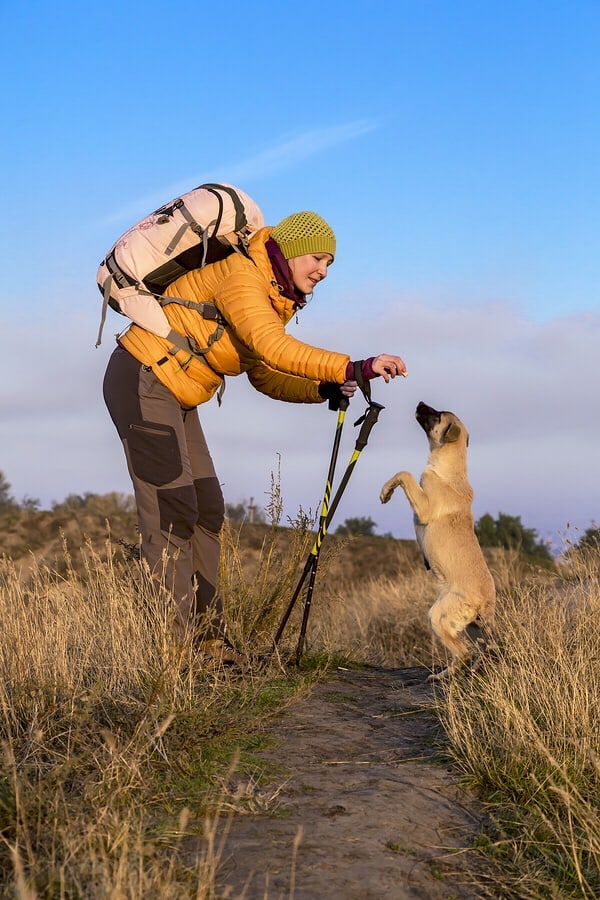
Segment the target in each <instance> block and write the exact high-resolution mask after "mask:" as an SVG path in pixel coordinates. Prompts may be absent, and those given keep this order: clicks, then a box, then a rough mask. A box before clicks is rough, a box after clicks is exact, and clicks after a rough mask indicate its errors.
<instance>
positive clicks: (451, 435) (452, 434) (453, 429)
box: [442, 422, 460, 444]
mask: <svg viewBox="0 0 600 900" xmlns="http://www.w3.org/2000/svg"><path fill="white" fill-rule="evenodd" d="M459 437H460V425H457V424H456V422H450V424H449V425H448V427H447V428H446V430H445V431H444V434H443V435H442V439H443V441H444V443H445V444H452V443H454V441H457V440H458V439H459Z"/></svg>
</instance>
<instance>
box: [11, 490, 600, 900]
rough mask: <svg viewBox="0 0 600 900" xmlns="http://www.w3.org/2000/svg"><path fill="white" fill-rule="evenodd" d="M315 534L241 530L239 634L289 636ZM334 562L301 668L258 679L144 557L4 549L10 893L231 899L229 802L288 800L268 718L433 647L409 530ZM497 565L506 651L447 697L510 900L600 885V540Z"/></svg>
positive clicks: (358, 546)
mask: <svg viewBox="0 0 600 900" xmlns="http://www.w3.org/2000/svg"><path fill="white" fill-rule="evenodd" d="M101 507H102V504H100V506H99V509H100V508H101ZM275 512H276V510H275ZM274 521H275V522H277V519H276V515H275V516H274ZM73 528H74V526H73V525H72V526H71V529H73ZM249 536H250V537H249ZM312 541H313V531H312V527H311V523H307V521H306V518H305V517H303V516H302V515H300V516H299V518H298V522H297V523H295V527H294V528H292V529H281V528H279V527H278V525H277V524H274V525H273V526H272V527H270V526H261V527H260V528H254V529H251V530H250V532H248V531H244V530H240V529H239V528H231V527H229V526H227V527H226V529H225V531H224V541H223V556H222V593H223V599H224V604H225V609H226V612H227V619H228V622H229V626H230V631H231V636H232V637H233V638H234V640H235V641H236V643H238V644H239V645H240V647H241V649H245V650H252V651H253V652H255V651H268V650H269V649H270V645H271V642H272V638H273V635H274V632H275V630H276V628H277V625H278V623H279V622H280V620H281V616H282V614H283V612H284V610H285V609H286V606H287V604H288V601H289V598H290V596H291V595H292V593H293V589H294V587H295V585H296V583H297V579H298V577H299V575H300V572H301V571H302V568H303V566H304V562H305V560H306V557H307V553H308V551H309V549H310V546H311V545H312ZM53 553H54V555H55V556H56V546H55V544H53ZM74 555H75V554H74ZM321 555H322V559H321V560H320V565H319V574H318V577H317V583H316V588H315V595H314V599H313V606H312V611H311V617H310V620H309V628H308V634H307V638H308V641H307V644H308V649H307V652H306V654H305V657H303V666H302V668H301V670H298V669H296V668H295V667H289V668H286V669H284V668H282V667H281V665H279V661H278V659H277V657H274V658H273V661H272V664H271V666H270V667H267V668H266V670H264V671H261V672H260V673H255V674H252V675H249V676H248V677H246V678H245V679H243V680H241V681H232V680H231V679H227V678H225V677H219V676H216V675H215V674H214V673H210V672H207V671H206V670H204V669H203V668H202V666H201V665H200V664H199V662H198V660H197V659H196V657H195V655H194V651H193V648H191V647H190V646H186V647H177V646H175V645H174V643H173V641H172V639H171V636H170V635H171V626H170V621H169V610H168V608H165V607H164V606H163V605H162V604H161V602H160V598H157V597H156V596H155V595H154V594H153V592H152V590H151V589H150V587H149V580H148V578H147V573H145V571H144V568H143V566H141V565H140V564H139V563H135V562H129V563H126V562H124V561H123V559H122V556H121V555H120V553H119V552H117V550H115V548H114V547H113V546H112V545H111V542H110V540H108V541H107V540H103V541H102V542H98V541H97V540H96V541H94V542H93V545H92V543H88V544H87V545H84V547H83V549H82V551H81V552H79V551H78V552H77V554H76V559H71V556H70V554H69V552H68V551H67V549H66V547H63V551H62V560H61V562H60V565H52V566H51V567H48V566H46V565H44V564H43V563H40V562H39V559H37V558H36V556H35V555H32V556H31V557H30V559H29V561H28V563H27V565H26V566H25V567H24V568H23V570H21V568H20V567H19V568H17V567H15V565H13V563H12V562H11V560H10V559H9V558H5V559H4V560H3V562H2V563H1V564H0V616H1V617H2V623H3V628H2V632H0V675H1V678H0V744H1V749H2V768H1V774H0V866H1V870H0V896H6V897H8V896H11V897H14V896H17V897H19V898H30V897H49V898H50V897H51V898H54V897H56V898H71V897H86V898H87V897H89V898H93V900H95V898H100V897H106V896H110V897H114V898H120V897H123V898H138V897H139V898H142V897H143V898H147V897H161V898H163V897H165V898H170V897H173V898H175V897H177V898H179V897H196V898H213V897H216V896H217V893H216V891H217V889H216V883H217V872H218V868H219V860H220V852H221V850H220V848H221V846H222V838H223V834H224V833H225V832H226V830H227V822H228V817H229V816H230V815H231V814H232V811H235V812H242V813H243V812H251V811H253V810H257V809H261V810H262V809H265V808H271V806H272V805H273V804H276V803H277V797H276V794H275V793H272V794H270V795H269V796H265V795H264V794H263V792H262V790H261V786H260V767H259V766H258V764H257V761H256V759H255V757H254V756H253V751H254V750H255V748H257V747H260V745H261V740H262V727H261V726H262V723H263V722H264V720H265V718H267V717H269V716H272V715H273V714H274V713H275V712H277V711H278V710H279V709H281V708H282V706H284V705H285V704H287V703H289V702H290V701H291V700H292V699H293V698H294V697H295V696H298V694H300V693H304V692H306V691H307V690H308V689H309V687H310V684H311V683H312V680H313V679H314V678H316V677H320V676H321V674H322V673H323V672H324V671H325V670H326V667H327V665H328V663H329V662H330V661H331V660H332V659H334V660H337V659H339V658H340V657H343V658H344V659H346V660H348V659H353V660H354V661H357V662H368V663H372V664H380V665H385V666H394V667H395V666H402V665H426V666H431V665H432V664H433V663H434V662H435V661H436V652H437V650H436V649H435V648H432V643H431V637H430V634H429V629H428V625H427V609H428V607H429V606H430V604H431V602H432V600H433V598H434V594H435V588H434V584H433V579H432V577H431V575H430V574H429V573H427V572H426V571H425V569H424V568H423V567H422V564H421V561H420V559H419V557H418V553H416V550H415V548H414V546H412V544H411V545H410V546H409V545H408V542H406V543H404V542H395V541H390V540H389V539H387V540H386V539H384V538H379V539H377V538H367V539H358V538H357V539H351V540H339V539H334V538H333V536H331V539H330V538H329V537H328V539H327V541H326V543H325V544H324V550H323V552H322V554H321ZM490 562H491V566H492V570H493V573H494V577H495V580H496V584H497V587H498V589H499V603H498V625H499V628H498V631H499V635H500V653H499V655H498V658H497V659H490V660H489V661H487V662H486V663H484V664H483V665H482V666H481V667H480V668H479V669H477V670H476V671H475V672H473V673H471V674H468V673H464V674H463V675H461V676H459V677H456V678H454V679H453V680H452V681H451V682H450V683H449V684H448V685H447V686H446V687H443V688H440V691H439V696H438V705H439V713H440V716H441V718H442V721H443V723H444V726H445V728H446V731H447V734H448V736H449V740H450V743H451V746H452V752H453V753H454V755H455V758H456V761H457V763H458V765H459V766H460V767H461V768H462V770H463V772H464V775H465V778H466V779H468V780H469V782H470V784H471V785H472V786H474V787H475V788H476V789H477V790H479V791H480V792H481V793H482V794H483V796H484V797H485V798H486V799H487V801H488V804H489V809H490V828H489V831H488V834H487V836H485V837H482V838H481V848H482V850H484V851H485V852H487V853H488V854H491V855H492V856H493V857H494V859H495V860H496V863H497V873H498V874H497V884H495V885H494V886H493V889H492V891H491V896H494V897H514V898H527V897H532V898H533V897H535V898H542V897H556V898H558V897H561V898H562V897H571V896H572V897H579V896H582V897H590V898H591V897H595V896H599V895H600V877H599V870H600V866H599V863H600V809H599V804H598V796H599V789H600V737H599V734H600V707H599V702H598V697H599V696H600V667H599V665H598V663H599V661H600V659H599V658H600V649H599V648H600V608H599V607H600V587H599V578H598V568H599V567H598V554H597V553H596V554H592V553H588V554H586V555H583V554H578V553H575V552H570V553H569V554H567V555H566V557H565V559H564V560H562V561H561V565H560V567H559V569H558V574H557V573H556V572H532V570H531V569H529V568H528V567H526V566H525V565H523V563H522V562H521V560H520V559H519V557H518V556H516V555H514V554H513V555H507V554H502V553H496V554H495V555H494V556H492V557H490ZM302 606H303V599H302V597H301V598H300V599H299V601H298V603H297V608H295V609H294V612H293V614H292V616H291V618H290V621H289V623H288V626H287V629H286V631H285V634H284V637H283V640H282V647H281V649H282V656H283V657H285V654H286V653H287V651H289V650H291V649H292V648H295V641H296V639H297V635H298V627H299V620H300V616H301V612H302ZM315 667H316V668H315ZM190 848H193V849H190Z"/></svg>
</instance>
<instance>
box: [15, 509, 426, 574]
mask: <svg viewBox="0 0 600 900" xmlns="http://www.w3.org/2000/svg"><path fill="white" fill-rule="evenodd" d="M231 530H232V533H233V538H234V541H235V542H236V544H237V547H238V552H239V555H240V558H241V559H242V560H243V564H244V568H248V569H249V570H251V569H252V568H253V567H254V565H255V564H256V562H257V560H258V557H259V554H260V549H261V547H262V546H263V544H265V543H268V542H269V541H270V539H271V535H272V529H271V527H270V526H269V525H265V524H252V525H251V524H248V523H244V524H239V523H232V524H231ZM109 536H110V545H111V551H112V552H113V553H114V554H115V555H116V557H117V558H119V557H121V558H122V557H123V556H124V555H125V554H127V553H128V552H131V551H132V550H134V549H135V545H136V543H137V533H136V512H135V504H134V502H133V498H132V497H130V496H129V495H124V494H117V493H111V494H105V495H91V496H88V497H70V498H68V499H67V501H65V502H64V503H62V504H59V505H56V506H55V507H54V509H52V510H41V511H30V510H13V511H11V512H10V513H9V514H5V515H3V516H0V554H2V555H3V556H6V557H10V558H11V559H12V560H13V561H14V562H16V563H18V564H19V567H20V568H22V569H23V570H24V571H26V570H27V569H28V568H29V566H30V565H31V562H32V561H33V559H35V560H37V561H38V563H43V564H45V565H46V566H48V567H49V568H51V569H53V570H56V571H58V572H63V571H65V569H66V562H65V553H64V549H65V547H66V548H67V550H68V552H69V554H70V557H71V559H72V563H73V567H74V568H75V570H76V571H77V570H80V569H81V568H82V567H81V560H80V555H79V549H80V548H81V547H82V546H85V544H86V543H89V544H90V545H91V546H92V547H93V548H94V550H95V552H96V553H97V554H98V555H99V556H100V557H101V558H102V559H106V558H107V554H108V538H109ZM293 537H294V533H293V531H292V529H290V528H282V527H279V528H276V529H275V543H276V546H277V549H278V552H280V553H282V554H285V553H286V551H287V548H288V546H289V545H290V542H291V541H292V539H293ZM420 560H421V557H420V554H419V550H418V547H417V544H416V542H415V541H408V540H396V539H394V538H390V537H379V536H375V537H363V536H360V537H340V536H338V535H335V534H330V535H327V537H326V539H325V541H324V543H323V547H322V560H321V562H322V567H323V568H324V569H326V571H327V573H328V575H329V576H330V577H335V578H338V577H344V578H345V579H348V580H350V581H359V580H361V579H365V578H372V577H377V576H379V575H384V576H391V577H393V576H395V575H397V574H399V572H401V571H403V570H404V571H406V570H408V569H410V568H412V567H414V565H415V564H420Z"/></svg>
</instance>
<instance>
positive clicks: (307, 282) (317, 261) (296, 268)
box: [288, 253, 333, 294]
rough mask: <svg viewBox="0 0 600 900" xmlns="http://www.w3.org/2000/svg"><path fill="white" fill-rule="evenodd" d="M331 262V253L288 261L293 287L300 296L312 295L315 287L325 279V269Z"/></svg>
mask: <svg viewBox="0 0 600 900" xmlns="http://www.w3.org/2000/svg"><path fill="white" fill-rule="evenodd" d="M332 262H333V256H332V255H331V253H307V254H306V255H305V256H294V257H293V258H292V259H288V265H289V267H290V271H291V273H292V281H293V282H294V286H295V287H296V288H297V290H299V291H300V292H301V293H302V294H312V292H313V291H314V289H315V285H316V284H318V283H319V282H320V281H323V279H324V278H327V269H328V267H329V266H330V265H331V263H332Z"/></svg>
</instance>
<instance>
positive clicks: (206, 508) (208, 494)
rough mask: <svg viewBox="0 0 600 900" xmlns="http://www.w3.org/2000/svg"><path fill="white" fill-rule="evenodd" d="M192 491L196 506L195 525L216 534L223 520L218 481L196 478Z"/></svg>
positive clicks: (221, 497)
mask: <svg viewBox="0 0 600 900" xmlns="http://www.w3.org/2000/svg"><path fill="white" fill-rule="evenodd" d="M194 489H195V492H196V502H197V505H198V518H197V519H196V524H197V525H199V526H200V528H205V529H206V530H207V531H210V532H212V533H213V534H218V533H219V531H220V530H221V526H222V524H223V519H224V518H225V503H224V501H223V492H222V491H221V485H220V484H219V479H218V478H216V477H212V478H196V479H195V481H194Z"/></svg>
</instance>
